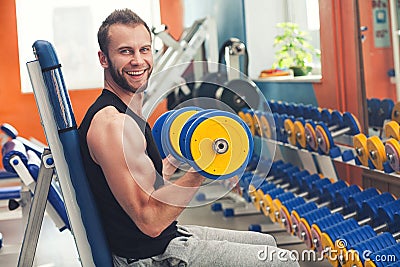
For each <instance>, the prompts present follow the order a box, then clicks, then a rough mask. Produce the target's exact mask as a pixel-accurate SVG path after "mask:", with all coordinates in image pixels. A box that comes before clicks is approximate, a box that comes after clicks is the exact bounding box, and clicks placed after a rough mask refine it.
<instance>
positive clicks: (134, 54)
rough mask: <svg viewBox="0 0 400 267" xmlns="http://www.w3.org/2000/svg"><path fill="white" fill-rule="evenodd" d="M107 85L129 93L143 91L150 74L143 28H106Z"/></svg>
mask: <svg viewBox="0 0 400 267" xmlns="http://www.w3.org/2000/svg"><path fill="white" fill-rule="evenodd" d="M109 40H110V42H109V46H108V57H107V62H108V68H107V69H108V71H109V72H110V74H111V77H112V79H113V81H108V83H110V84H113V85H116V86H119V87H120V88H122V89H123V90H126V91H130V92H133V93H135V92H140V91H143V90H144V89H145V88H146V85H147V81H148V79H149V77H150V74H151V72H152V71H153V55H152V50H151V37H150V34H149V32H148V31H147V30H146V28H145V27H144V26H143V25H137V26H134V27H132V26H128V25H122V24H115V25H112V26H111V27H110V29H109Z"/></svg>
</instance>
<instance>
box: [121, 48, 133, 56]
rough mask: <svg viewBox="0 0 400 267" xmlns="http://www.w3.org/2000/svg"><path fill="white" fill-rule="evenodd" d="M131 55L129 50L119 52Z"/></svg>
mask: <svg viewBox="0 0 400 267" xmlns="http://www.w3.org/2000/svg"><path fill="white" fill-rule="evenodd" d="M130 53H131V51H130V50H129V49H123V50H121V54H125V55H126V54H130Z"/></svg>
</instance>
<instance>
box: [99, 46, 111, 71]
mask: <svg viewBox="0 0 400 267" xmlns="http://www.w3.org/2000/svg"><path fill="white" fill-rule="evenodd" d="M97 55H98V56H99V61H100V65H101V66H102V67H103V68H104V69H106V68H108V59H107V56H106V55H105V54H104V53H103V51H101V50H99V52H97Z"/></svg>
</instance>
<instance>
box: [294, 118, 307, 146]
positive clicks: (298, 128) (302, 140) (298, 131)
mask: <svg viewBox="0 0 400 267" xmlns="http://www.w3.org/2000/svg"><path fill="white" fill-rule="evenodd" d="M294 134H295V135H296V139H297V142H298V143H299V144H300V146H301V147H302V148H306V147H307V140H306V132H305V129H304V125H303V123H301V122H300V121H295V122H294Z"/></svg>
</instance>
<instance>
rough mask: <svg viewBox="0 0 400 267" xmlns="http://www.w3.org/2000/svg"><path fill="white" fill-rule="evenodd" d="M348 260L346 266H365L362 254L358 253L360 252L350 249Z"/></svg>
mask: <svg viewBox="0 0 400 267" xmlns="http://www.w3.org/2000/svg"><path fill="white" fill-rule="evenodd" d="M347 258H348V261H347V262H346V264H345V266H350V267H363V266H364V265H363V263H362V261H361V259H360V255H358V252H357V251H355V250H353V249H350V250H349V251H348V255H347Z"/></svg>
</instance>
